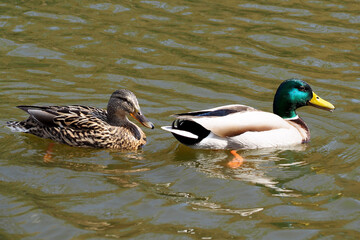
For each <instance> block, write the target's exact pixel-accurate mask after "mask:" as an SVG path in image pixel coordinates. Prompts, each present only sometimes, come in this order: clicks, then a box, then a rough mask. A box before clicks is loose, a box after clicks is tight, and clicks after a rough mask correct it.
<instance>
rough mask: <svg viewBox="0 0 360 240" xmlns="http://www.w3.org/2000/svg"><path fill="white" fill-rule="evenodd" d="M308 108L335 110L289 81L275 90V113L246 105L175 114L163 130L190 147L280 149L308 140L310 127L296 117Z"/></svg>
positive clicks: (306, 87)
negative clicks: (302, 109)
mask: <svg viewBox="0 0 360 240" xmlns="http://www.w3.org/2000/svg"><path fill="white" fill-rule="evenodd" d="M308 105H310V106H314V107H317V108H321V109H325V110H329V111H333V110H334V109H335V107H334V106H333V105H332V104H331V103H329V102H327V101H325V100H323V99H321V98H320V97H318V96H317V95H316V94H315V93H314V92H313V91H312V90H311V87H310V86H309V84H307V83H306V82H304V81H302V80H299V79H289V80H286V81H284V82H283V83H281V84H280V86H279V88H278V89H277V91H276V94H275V97H274V102H273V112H274V113H270V112H263V111H260V110H257V109H255V108H252V107H249V106H245V105H227V106H222V107H217V108H212V109H207V110H201V111H196V112H189V113H181V114H176V115H175V116H176V120H175V121H174V122H173V124H172V126H166V127H162V128H163V129H164V130H167V131H170V132H171V133H172V134H173V135H174V137H175V138H176V139H177V140H178V141H180V142H181V143H183V144H185V145H187V146H190V147H193V148H203V149H255V148H268V147H283V146H289V145H295V144H300V143H306V142H309V141H310V131H309V128H308V127H307V125H306V123H305V122H304V121H303V120H302V119H301V118H300V117H299V116H298V115H297V114H296V109H297V108H300V107H303V106H308ZM232 153H233V154H236V152H232ZM239 157H240V156H239Z"/></svg>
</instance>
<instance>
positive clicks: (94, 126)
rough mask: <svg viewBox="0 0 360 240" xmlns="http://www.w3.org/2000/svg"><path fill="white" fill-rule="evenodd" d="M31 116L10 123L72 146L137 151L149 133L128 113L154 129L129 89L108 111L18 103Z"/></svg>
mask: <svg viewBox="0 0 360 240" xmlns="http://www.w3.org/2000/svg"><path fill="white" fill-rule="evenodd" d="M18 108H20V109H22V110H24V111H26V112H27V113H28V114H29V115H30V116H29V118H28V119H26V120H24V121H21V122H13V121H10V122H8V123H7V125H8V127H10V128H11V129H12V130H13V131H16V132H26V133H31V134H34V135H36V136H39V137H42V138H50V139H52V140H54V141H57V142H61V143H66V144H68V145H71V146H84V147H96V148H114V149H122V150H136V149H138V148H140V147H141V146H143V145H144V144H145V143H146V136H145V133H144V132H143V131H142V130H141V129H140V128H139V127H138V126H137V125H135V124H134V123H132V122H130V121H129V120H128V118H127V117H126V114H130V115H131V116H132V117H134V118H135V119H136V120H138V121H139V122H140V123H141V124H143V125H144V126H145V127H148V128H154V125H153V124H152V123H151V122H149V121H148V120H147V119H146V118H145V117H144V115H142V113H141V111H140V106H139V103H138V101H137V99H136V97H135V95H134V94H133V93H132V92H131V91H129V90H125V89H122V90H117V91H115V92H114V93H113V94H112V95H111V97H110V100H109V103H108V106H107V110H103V109H98V108H95V107H87V106H79V105H73V106H47V107H38V106H18Z"/></svg>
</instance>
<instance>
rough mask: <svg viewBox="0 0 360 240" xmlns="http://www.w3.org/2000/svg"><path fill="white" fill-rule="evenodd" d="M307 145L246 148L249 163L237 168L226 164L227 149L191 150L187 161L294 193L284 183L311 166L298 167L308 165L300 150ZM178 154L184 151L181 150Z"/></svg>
mask: <svg viewBox="0 0 360 240" xmlns="http://www.w3.org/2000/svg"><path fill="white" fill-rule="evenodd" d="M306 147H307V145H306V144H299V145H295V146H290V147H284V148H281V149H278V148H276V149H274V148H262V149H250V150H243V151H242V154H241V155H242V156H244V158H246V159H247V161H246V164H244V165H242V167H241V168H236V169H232V168H228V167H224V164H226V162H227V159H228V157H229V155H228V154H227V153H226V152H224V151H211V152H205V151H191V152H192V153H193V154H194V156H192V158H191V161H187V162H185V163H184V164H186V165H188V166H191V167H194V168H196V169H197V170H198V171H200V172H203V173H205V174H206V175H208V176H211V178H219V179H230V180H239V181H243V182H247V183H251V184H254V185H258V186H263V187H265V188H266V189H268V190H270V192H271V193H272V194H274V195H281V196H295V195H296V193H295V192H294V191H293V190H292V189H289V188H287V187H285V186H284V184H283V183H284V182H287V181H289V180H292V179H294V178H296V177H298V176H301V175H302V174H303V171H306V169H308V168H307V167H299V166H304V165H306V162H305V161H303V160H302V157H301V156H302V153H301V152H302V151H304V150H305V149H306ZM179 149H181V148H179ZM184 150H185V149H182V150H181V151H184ZM178 154H182V153H180V152H178ZM183 154H185V152H184V153H183Z"/></svg>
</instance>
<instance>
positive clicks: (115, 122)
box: [107, 106, 130, 127]
mask: <svg viewBox="0 0 360 240" xmlns="http://www.w3.org/2000/svg"><path fill="white" fill-rule="evenodd" d="M107 118H108V123H109V124H110V125H112V126H118V127H120V126H124V125H126V124H127V123H130V121H129V120H128V119H127V117H126V115H125V112H122V111H116V109H114V108H111V107H109V106H108V108H107Z"/></svg>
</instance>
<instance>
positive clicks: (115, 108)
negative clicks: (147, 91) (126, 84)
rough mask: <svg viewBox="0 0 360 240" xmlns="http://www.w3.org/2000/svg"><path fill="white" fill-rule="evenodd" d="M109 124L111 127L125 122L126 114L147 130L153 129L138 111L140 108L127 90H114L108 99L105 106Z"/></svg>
mask: <svg viewBox="0 0 360 240" xmlns="http://www.w3.org/2000/svg"><path fill="white" fill-rule="evenodd" d="M107 112H108V118H109V122H110V123H111V124H113V125H119V122H122V121H123V120H126V114H129V115H130V116H132V117H133V118H135V119H136V120H138V121H139V122H140V123H141V124H142V125H144V126H145V127H147V128H151V129H153V128H154V124H152V122H150V121H149V120H148V119H147V118H146V117H145V116H144V115H143V114H142V113H141V110H140V106H139V103H138V100H137V98H136V96H135V94H134V93H133V92H131V91H129V90H127V89H121V90H116V91H115V92H114V93H113V94H112V95H111V97H110V100H109V103H108V106H107Z"/></svg>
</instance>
